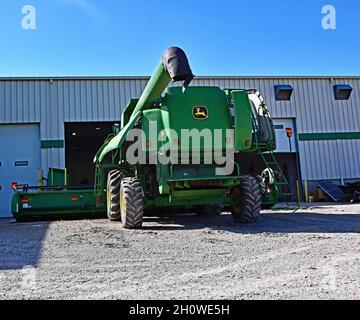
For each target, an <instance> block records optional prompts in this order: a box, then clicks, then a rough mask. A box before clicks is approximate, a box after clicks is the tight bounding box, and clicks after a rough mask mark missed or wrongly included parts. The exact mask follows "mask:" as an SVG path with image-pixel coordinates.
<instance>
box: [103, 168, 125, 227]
mask: <svg viewBox="0 0 360 320" xmlns="http://www.w3.org/2000/svg"><path fill="white" fill-rule="evenodd" d="M120 183H121V173H120V171H119V170H112V171H110V172H109V174H108V180H107V187H106V198H107V216H108V218H109V220H111V221H120V220H121V214H120Z"/></svg>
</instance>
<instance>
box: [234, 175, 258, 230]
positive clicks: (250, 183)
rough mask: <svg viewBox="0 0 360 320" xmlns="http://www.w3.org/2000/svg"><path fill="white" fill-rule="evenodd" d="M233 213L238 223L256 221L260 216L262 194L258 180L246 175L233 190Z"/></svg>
mask: <svg viewBox="0 0 360 320" xmlns="http://www.w3.org/2000/svg"><path fill="white" fill-rule="evenodd" d="M232 196H233V205H232V209H231V212H232V215H233V218H234V221H235V222H236V223H243V224H248V223H254V222H256V221H257V219H258V218H259V216H260V210H261V195H260V187H259V183H258V182H257V180H256V179H255V178H253V177H251V176H246V177H244V178H243V180H242V181H241V184H240V186H239V187H237V188H235V189H234V190H233V194H232Z"/></svg>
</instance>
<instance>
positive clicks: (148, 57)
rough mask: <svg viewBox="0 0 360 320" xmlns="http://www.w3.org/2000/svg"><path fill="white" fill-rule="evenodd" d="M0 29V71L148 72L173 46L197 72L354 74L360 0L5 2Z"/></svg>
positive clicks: (359, 67) (359, 50) (358, 68)
mask: <svg viewBox="0 0 360 320" xmlns="http://www.w3.org/2000/svg"><path fill="white" fill-rule="evenodd" d="M26 4H30V5H33V6H35V8H36V10H37V12H36V13H37V17H36V18H37V19H36V20H37V21H36V22H37V29H36V30H34V31H25V30H23V29H22V27H21V19H22V17H23V15H22V14H21V8H22V6H23V5H26ZM327 4H331V5H334V6H335V7H336V10H337V29H336V30H331V31H324V30H323V29H322V27H321V21H322V17H323V15H322V13H321V9H322V7H323V6H324V5H327ZM0 32H1V46H0V49H1V50H0V57H1V60H0V61H1V64H0V66H1V68H0V76H22V75H24V76H40V75H114V76H118V75H150V74H151V73H152V71H153V69H154V68H155V66H156V64H157V62H158V60H159V57H160V55H161V53H162V51H163V50H164V49H165V48H166V47H168V46H171V45H177V46H181V47H182V48H184V49H185V50H186V52H187V53H188V56H189V58H190V62H191V65H192V68H193V70H194V73H195V74H197V75H360V40H359V33H360V1H358V0H301V1H300V0H287V1H285V0H283V1H280V0H251V1H249V0H246V1H245V0H216V1H212V0H180V1H165V0H21V1H19V0H2V1H1V6H0Z"/></svg>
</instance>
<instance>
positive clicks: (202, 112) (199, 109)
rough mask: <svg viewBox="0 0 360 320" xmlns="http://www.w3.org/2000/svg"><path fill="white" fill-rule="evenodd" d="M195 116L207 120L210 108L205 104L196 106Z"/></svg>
mask: <svg viewBox="0 0 360 320" xmlns="http://www.w3.org/2000/svg"><path fill="white" fill-rule="evenodd" d="M193 116H194V118H195V119H197V120H205V119H207V118H208V117H209V113H208V109H207V108H206V107H203V106H195V107H194V108H193Z"/></svg>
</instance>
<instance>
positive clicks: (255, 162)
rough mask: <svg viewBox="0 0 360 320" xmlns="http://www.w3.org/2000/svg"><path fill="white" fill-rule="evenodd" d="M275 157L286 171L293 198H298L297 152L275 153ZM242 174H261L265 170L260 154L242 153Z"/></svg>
mask: <svg viewBox="0 0 360 320" xmlns="http://www.w3.org/2000/svg"><path fill="white" fill-rule="evenodd" d="M275 158H276V160H277V162H278V163H279V165H280V167H281V170H282V171H283V172H284V175H285V177H286V179H287V180H288V182H289V185H290V188H291V192H292V194H293V197H292V199H291V200H296V197H297V196H296V195H297V190H296V180H300V177H298V163H297V154H296V153H275ZM239 160H240V165H241V172H242V174H249V175H252V176H256V175H260V174H261V173H262V172H263V170H265V169H266V168H265V164H264V161H263V160H262V159H261V157H260V156H259V155H254V154H241V157H240V158H239ZM283 191H284V192H286V190H283Z"/></svg>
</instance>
